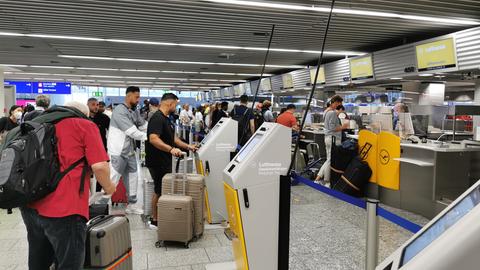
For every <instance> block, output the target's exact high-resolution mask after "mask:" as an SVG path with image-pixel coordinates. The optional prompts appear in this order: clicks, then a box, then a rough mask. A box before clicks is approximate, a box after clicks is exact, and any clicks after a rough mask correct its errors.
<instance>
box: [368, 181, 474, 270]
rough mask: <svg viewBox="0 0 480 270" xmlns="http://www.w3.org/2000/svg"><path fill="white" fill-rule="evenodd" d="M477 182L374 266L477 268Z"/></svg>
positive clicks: (380, 268) (383, 269)
mask: <svg viewBox="0 0 480 270" xmlns="http://www.w3.org/2000/svg"><path fill="white" fill-rule="evenodd" d="M479 203H480V181H478V182H477V183H476V184H475V185H474V186H472V187H471V188H470V189H469V190H467V191H466V192H465V193H463V194H462V195H461V196H460V197H458V199H456V200H455V201H454V202H453V203H451V204H450V205H449V206H448V207H447V208H446V209H445V210H444V211H442V212H441V213H440V214H438V216H436V217H435V218H434V219H433V220H432V221H431V222H430V223H428V224H427V225H426V226H425V227H424V228H423V229H422V230H421V231H420V232H418V233H417V234H415V236H413V237H412V238H411V239H410V240H409V241H408V242H407V243H406V244H405V245H403V246H402V247H401V248H399V249H398V250H397V251H395V253H393V254H392V255H391V256H390V257H388V258H387V259H386V260H385V261H384V262H382V263H381V264H380V265H379V266H378V267H377V268H376V269H377V270H387V269H392V270H395V269H402V270H404V269H405V270H413V269H418V270H420V269H422V270H423V269H435V270H451V269H455V270H467V269H480V256H479V251H480V223H479V220H480V206H479Z"/></svg>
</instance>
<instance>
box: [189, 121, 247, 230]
mask: <svg viewBox="0 0 480 270" xmlns="http://www.w3.org/2000/svg"><path fill="white" fill-rule="evenodd" d="M237 130H238V122H237V121H235V120H233V119H231V118H227V117H224V118H222V119H220V120H219V121H218V123H217V124H216V125H215V126H214V127H213V128H212V130H211V131H210V132H209V133H208V134H207V136H206V137H205V138H204V139H203V140H202V142H201V143H200V148H199V149H198V151H197V152H196V159H195V160H196V167H197V172H198V173H199V174H202V175H204V177H205V184H206V186H207V190H206V192H205V205H206V209H207V215H206V217H207V221H208V223H210V224H212V223H221V222H223V221H225V220H226V219H227V208H226V207H225V193H224V191H223V169H225V167H226V166H227V164H228V163H229V162H230V154H231V153H232V152H235V150H236V148H237V137H238V133H237Z"/></svg>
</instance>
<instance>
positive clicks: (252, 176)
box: [224, 123, 292, 270]
mask: <svg viewBox="0 0 480 270" xmlns="http://www.w3.org/2000/svg"><path fill="white" fill-rule="evenodd" d="M291 139H292V131H291V129H290V128H287V127H285V126H282V125H279V124H275V123H264V124H263V125H262V126H261V127H260V128H259V129H258V130H257V132H256V133H255V134H254V135H253V136H252V137H251V138H250V140H249V141H248V142H247V143H246V144H245V146H244V147H243V148H242V149H241V150H240V151H239V152H238V154H237V155H236V156H235V158H234V159H233V160H232V161H231V162H230V163H229V164H228V165H227V166H226V168H225V170H224V187H225V199H226V203H227V212H228V221H229V224H230V235H231V238H232V245H233V254H234V257H235V264H236V269H237V270H248V269H250V270H274V269H275V270H278V269H285V268H282V267H285V266H287V267H288V236H289V234H288V230H289V227H288V224H289V215H290V189H289V188H290V178H289V177H286V176H284V175H285V174H287V171H288V167H289V165H290V161H291ZM285 217H286V218H285ZM285 226H286V227H285ZM285 254H286V255H285Z"/></svg>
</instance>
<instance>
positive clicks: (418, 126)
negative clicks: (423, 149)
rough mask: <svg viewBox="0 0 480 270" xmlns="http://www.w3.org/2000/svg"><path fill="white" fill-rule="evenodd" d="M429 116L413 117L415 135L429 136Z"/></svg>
mask: <svg viewBox="0 0 480 270" xmlns="http://www.w3.org/2000/svg"><path fill="white" fill-rule="evenodd" d="M429 119H430V116H429V115H412V122H413V130H414V131H415V135H417V136H420V137H425V136H427V135H428V122H429Z"/></svg>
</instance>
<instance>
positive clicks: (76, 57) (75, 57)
mask: <svg viewBox="0 0 480 270" xmlns="http://www.w3.org/2000/svg"><path fill="white" fill-rule="evenodd" d="M58 57H62V58H71V59H91V60H107V61H129V62H152V63H169V64H186V65H217V66H239V67H260V66H262V65H260V64H246V63H218V62H194V61H176V60H175V61H167V60H153V59H138V58H116V57H99V56H86V55H66V54H60V55H58ZM265 67H269V68H290V69H297V68H306V67H307V66H301V65H265Z"/></svg>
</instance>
